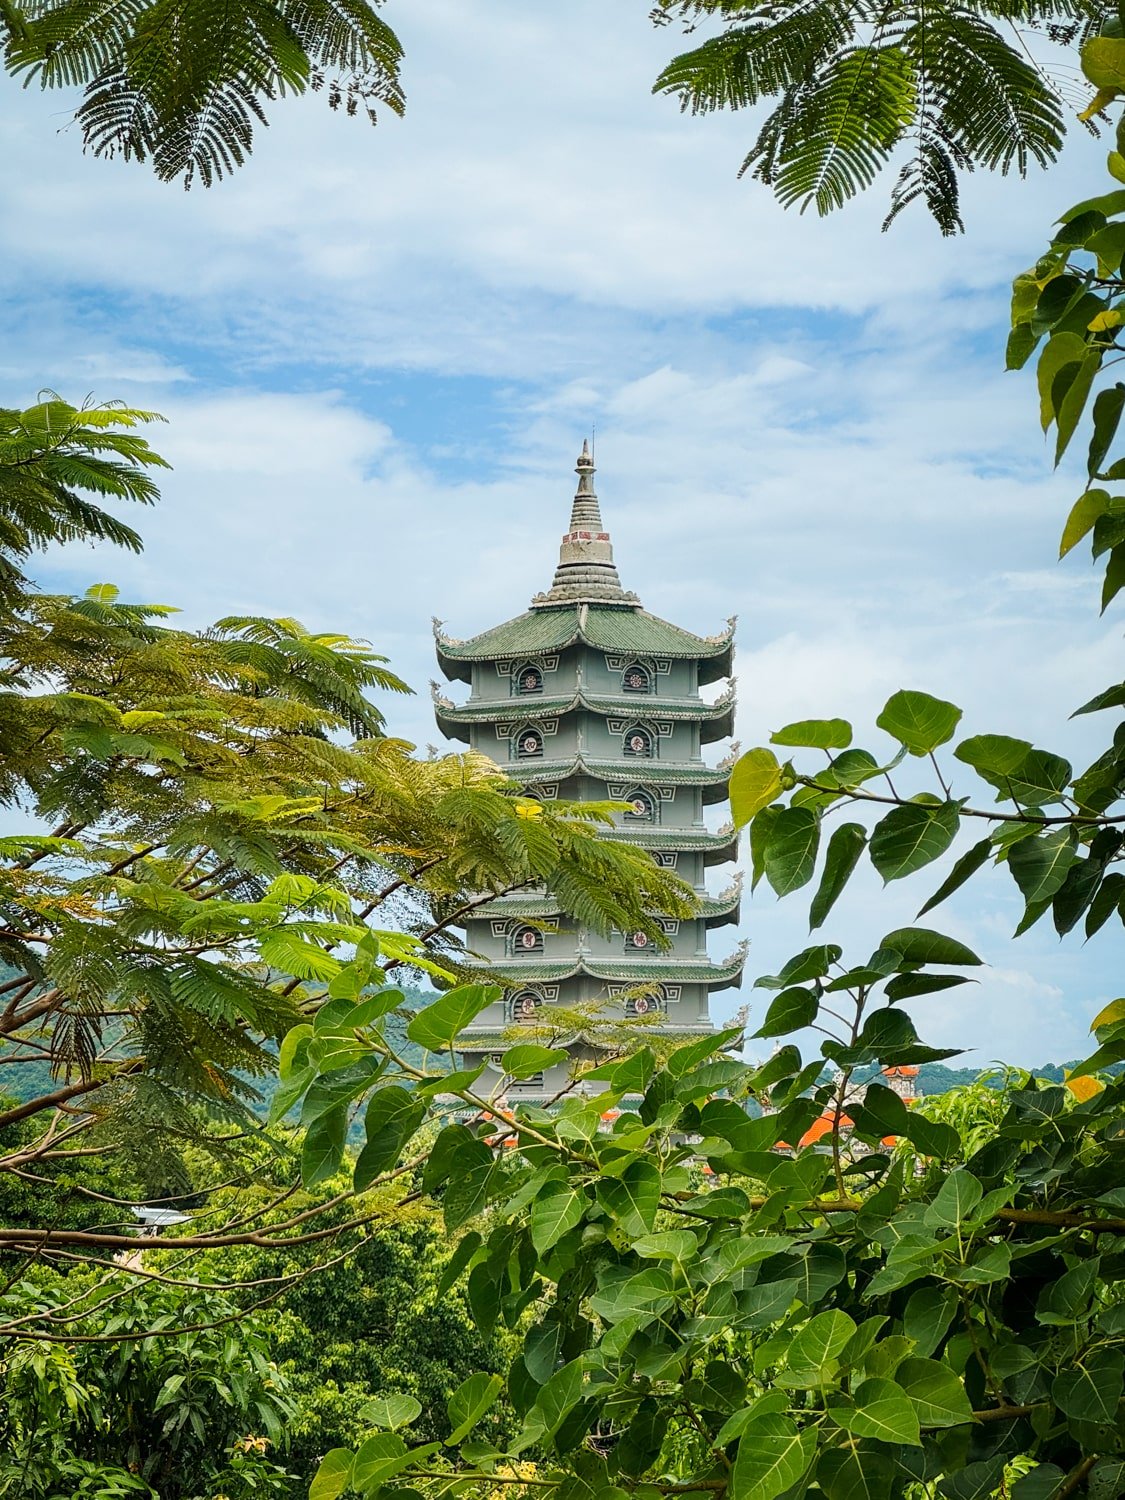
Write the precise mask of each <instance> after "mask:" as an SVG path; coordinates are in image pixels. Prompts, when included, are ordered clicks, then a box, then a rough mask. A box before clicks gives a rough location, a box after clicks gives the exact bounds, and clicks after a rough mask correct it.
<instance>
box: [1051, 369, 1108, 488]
mask: <svg viewBox="0 0 1125 1500" xmlns="http://www.w3.org/2000/svg"><path fill="white" fill-rule="evenodd" d="M1101 367H1102V350H1101V347H1100V346H1099V345H1097V344H1095V345H1094V346H1093V347H1092V348H1088V349H1087V352H1086V355H1085V357H1084V358H1083V360H1082V361H1081V363H1080V364H1079V366H1078V369H1077V370H1076V371H1075V372H1074V378H1073V379H1072V380H1070V381H1068V382H1067V383H1066V389H1065V391H1064V392H1063V393H1062V397H1061V400H1059V402H1058V406H1057V408H1056V422H1057V424H1058V436H1057V441H1056V443H1055V465H1056V467H1057V466H1058V463H1059V461H1060V459H1061V458H1062V456H1063V454H1064V453H1065V452H1066V450H1067V448H1068V447H1069V446H1070V440H1071V438H1072V437H1073V436H1074V429H1075V428H1076V427H1077V426H1078V423H1079V421H1080V419H1081V417H1082V413H1083V412H1084V411H1085V409H1086V402H1087V401H1088V400H1089V397H1090V390H1091V388H1092V386H1093V384H1094V377H1095V376H1096V375H1097V373H1098V371H1099V370H1100V369H1101ZM1061 375H1062V372H1061V371H1060V373H1059V375H1057V376H1056V377H1055V379H1056V381H1057V380H1059V379H1060V378H1061ZM1052 395H1054V392H1052Z"/></svg>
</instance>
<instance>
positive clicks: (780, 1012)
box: [754, 987, 820, 1037]
mask: <svg viewBox="0 0 1125 1500" xmlns="http://www.w3.org/2000/svg"><path fill="white" fill-rule="evenodd" d="M819 1009H820V1001H819V999H818V998H817V996H816V994H815V993H814V992H813V991H812V990H806V989H801V988H799V987H795V988H793V989H788V990H782V992H781V994H780V995H777V996H776V997H775V998H774V999H773V1000H772V1001H771V1002H770V1008H769V1010H767V1011H766V1017H765V1020H764V1021H763V1022H762V1024H761V1026H760V1027H759V1028H758V1030H757V1031H756V1032H755V1033H754V1035H755V1036H756V1037H759V1036H760V1037H773V1036H788V1034H789V1033H790V1032H791V1031H800V1029H801V1027H802V1026H810V1025H811V1024H812V1023H813V1021H815V1020H816V1016H817V1011H818V1010H819Z"/></svg>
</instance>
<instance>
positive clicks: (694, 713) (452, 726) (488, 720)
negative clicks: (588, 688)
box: [430, 683, 735, 739]
mask: <svg viewBox="0 0 1125 1500" xmlns="http://www.w3.org/2000/svg"><path fill="white" fill-rule="evenodd" d="M430 693H431V696H432V698H433V700H434V717H435V718H436V719H437V723H438V728H439V729H441V730H442V732H443V733H445V734H449V735H451V736H453V737H456V738H459V739H467V738H468V735H467V734H466V733H465V732H464V729H465V727H466V726H468V725H470V724H501V723H503V722H504V721H505V720H508V721H511V722H513V723H519V724H525V723H534V722H535V720H536V719H548V718H557V717H559V716H560V715H562V714H568V713H573V712H574V711H575V710H576V709H588V710H589V711H590V712H592V713H598V714H607V715H608V714H619V715H621V717H623V718H626V719H630V720H637V719H672V720H694V721H696V722H701V723H704V724H706V725H708V726H711V725H718V727H719V732H718V733H714V732H712V734H711V735H710V736H705V738H710V739H721V738H723V736H724V735H727V734H729V733H730V731H731V729H732V728H733V723H734V709H735V701H734V693H733V692H730V693H724V694H723V696H722V697H721V698H719V699H718V700H717V701H716V702H714V703H705V702H704V701H703V699H702V698H658V697H655V696H651V697H650V696H643V697H642V696H640V695H635V696H627V695H624V694H618V695H616V696H613V695H606V696H602V695H600V694H593V693H572V694H571V695H570V696H569V697H567V696H562V697H553V698H541V697H535V696H531V695H530V694H529V695H528V696H526V697H524V696H522V695H521V696H513V697H511V698H502V699H495V698H486V699H470V700H469V702H468V703H452V702H450V700H449V699H448V698H446V697H445V696H444V695H443V694H442V692H441V691H440V689H439V688H438V686H437V684H436V683H431V684H430Z"/></svg>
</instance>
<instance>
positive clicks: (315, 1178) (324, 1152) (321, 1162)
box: [301, 1104, 348, 1188]
mask: <svg viewBox="0 0 1125 1500" xmlns="http://www.w3.org/2000/svg"><path fill="white" fill-rule="evenodd" d="M347 1133H348V1112H347V1109H346V1107H345V1106H344V1105H342V1104H340V1105H337V1106H336V1108H335V1109H330V1110H328V1111H327V1113H325V1114H322V1115H321V1116H320V1117H319V1118H318V1119H316V1120H314V1121H313V1123H312V1125H311V1126H310V1127H309V1130H308V1133H307V1134H306V1136H305V1143H304V1146H303V1147H302V1149H301V1183H302V1185H303V1186H304V1187H306V1188H312V1187H317V1186H318V1185H319V1184H320V1183H322V1182H327V1181H328V1179H329V1178H330V1177H333V1176H335V1174H336V1173H337V1172H338V1171H339V1169H340V1163H341V1162H342V1161H343V1159H344V1141H345V1139H346V1137H347Z"/></svg>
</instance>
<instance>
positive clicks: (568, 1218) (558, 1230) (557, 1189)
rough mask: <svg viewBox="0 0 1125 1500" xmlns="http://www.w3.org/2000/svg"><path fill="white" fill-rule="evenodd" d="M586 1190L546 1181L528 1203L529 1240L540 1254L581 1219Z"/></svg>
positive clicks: (584, 1207)
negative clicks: (584, 1191)
mask: <svg viewBox="0 0 1125 1500" xmlns="http://www.w3.org/2000/svg"><path fill="white" fill-rule="evenodd" d="M588 1207H589V1200H588V1199H587V1197H586V1195H585V1193H583V1192H581V1191H579V1189H578V1188H575V1187H572V1186H571V1185H570V1183H569V1182H548V1183H547V1184H546V1186H545V1187H544V1189H543V1192H542V1193H541V1194H540V1195H539V1197H538V1198H536V1200H535V1202H534V1203H533V1204H532V1206H531V1242H532V1244H533V1245H534V1246H535V1248H536V1250H538V1252H539V1254H540V1255H542V1254H543V1253H544V1251H547V1250H549V1249H550V1248H551V1246H552V1245H554V1244H556V1243H557V1242H558V1241H559V1240H561V1239H562V1237H563V1235H564V1234H569V1233H570V1231H571V1230H572V1229H575V1228H577V1226H578V1225H579V1224H581V1222H582V1217H583V1215H584V1214H585V1212H586V1209H587V1208H588Z"/></svg>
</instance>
